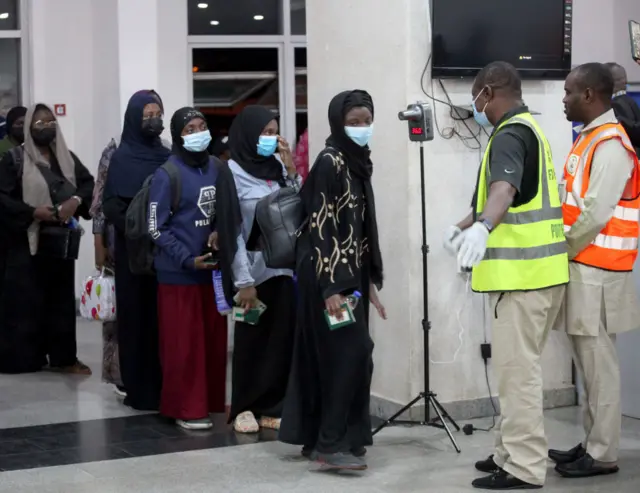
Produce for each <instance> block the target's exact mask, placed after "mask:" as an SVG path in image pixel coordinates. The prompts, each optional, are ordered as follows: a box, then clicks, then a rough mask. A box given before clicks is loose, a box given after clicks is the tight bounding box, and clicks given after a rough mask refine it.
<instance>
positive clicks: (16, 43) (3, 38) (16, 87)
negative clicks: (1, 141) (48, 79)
mask: <svg viewBox="0 0 640 493" xmlns="http://www.w3.org/2000/svg"><path fill="white" fill-rule="evenodd" d="M24 3H26V2H25V1H24V0H0V117H1V118H0V122H2V124H1V125H0V138H1V137H3V136H4V133H5V128H4V117H5V116H6V114H7V112H8V111H9V110H10V109H11V108H13V107H14V106H18V105H19V104H23V103H24V102H23V101H22V99H23V97H24V95H23V94H22V77H21V69H22V60H21V57H22V52H21V37H22V32H21V31H20V6H21V5H22V4H24Z"/></svg>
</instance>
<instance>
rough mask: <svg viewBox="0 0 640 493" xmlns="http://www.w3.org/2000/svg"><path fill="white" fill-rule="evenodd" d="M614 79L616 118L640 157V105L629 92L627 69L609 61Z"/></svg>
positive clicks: (613, 105) (613, 104)
mask: <svg viewBox="0 0 640 493" xmlns="http://www.w3.org/2000/svg"><path fill="white" fill-rule="evenodd" d="M607 66H608V67H609V69H610V70H611V74H612V75H613V80H614V89H613V91H614V92H613V101H612V103H611V106H612V107H613V111H614V112H615V114H616V118H617V119H618V121H619V122H620V123H621V124H622V126H623V127H624V129H625V130H626V131H627V135H628V136H629V139H631V143H632V144H633V147H635V149H636V154H638V157H640V107H638V103H636V102H635V100H634V99H633V98H632V97H631V96H629V95H628V94H627V71H626V70H625V69H624V67H622V66H621V65H619V64H617V63H607Z"/></svg>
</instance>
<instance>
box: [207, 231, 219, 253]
mask: <svg viewBox="0 0 640 493" xmlns="http://www.w3.org/2000/svg"><path fill="white" fill-rule="evenodd" d="M207 246H208V247H209V248H211V249H212V250H220V248H219V247H218V232H217V231H214V232H213V233H211V234H210V235H209V239H208V240H207Z"/></svg>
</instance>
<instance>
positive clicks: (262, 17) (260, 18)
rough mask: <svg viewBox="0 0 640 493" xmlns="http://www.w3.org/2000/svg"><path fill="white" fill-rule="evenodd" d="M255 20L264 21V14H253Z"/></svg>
mask: <svg viewBox="0 0 640 493" xmlns="http://www.w3.org/2000/svg"><path fill="white" fill-rule="evenodd" d="M253 20H254V21H262V20H264V15H254V16H253Z"/></svg>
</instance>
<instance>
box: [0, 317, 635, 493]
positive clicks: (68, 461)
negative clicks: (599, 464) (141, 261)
mask: <svg viewBox="0 0 640 493" xmlns="http://www.w3.org/2000/svg"><path fill="white" fill-rule="evenodd" d="M79 339H80V341H79V342H80V355H81V357H82V359H83V360H85V362H86V363H88V364H90V366H91V367H92V368H93V369H94V371H95V373H96V375H94V376H93V377H91V378H89V379H83V378H82V377H68V376H62V375H53V374H44V373H43V374H34V375H20V376H0V469H4V470H6V471H5V472H0V493H125V492H139V493H205V492H206V493H218V492H219V493H230V492H233V493H263V492H264V493H271V492H273V493H276V492H277V493H281V492H283V491H295V492H301V493H321V492H322V493H326V492H330V493H414V492H415V493H418V492H420V493H423V492H425V491H432V492H434V493H464V492H467V491H473V489H472V488H471V486H470V482H471V480H472V479H473V478H475V477H478V476H479V474H478V473H477V472H476V471H475V470H474V469H473V463H474V462H475V461H476V460H478V459H484V458H486V456H487V455H489V454H490V453H491V451H492V450H491V449H492V443H493V437H492V435H491V434H489V433H478V432H476V433H475V434H474V435H472V436H469V437H467V436H464V435H463V434H462V433H458V434H456V438H457V439H458V441H459V444H460V446H461V447H462V453H461V454H456V453H455V452H454V451H453V449H452V447H451V443H450V442H449V439H448V438H447V436H446V434H445V433H444V431H442V430H437V429H432V428H429V429H427V428H422V427H416V428H403V427H398V428H387V429H385V430H383V431H382V432H381V433H380V434H379V435H378V436H376V444H375V446H374V447H372V448H371V449H370V450H369V453H368V454H367V458H368V461H369V467H370V469H369V471H367V472H365V473H362V474H358V475H335V474H329V473H321V472H319V471H318V466H316V465H315V464H310V463H308V462H307V461H304V460H301V459H300V455H299V448H297V447H291V446H286V445H284V444H281V443H279V442H277V441H274V439H275V434H274V433H270V432H268V433H264V434H261V435H255V436H242V435H236V434H234V433H233V432H231V431H230V430H229V428H228V427H227V426H226V425H225V424H224V419H223V417H222V416H218V417H217V418H216V426H215V428H214V429H213V430H212V431H210V432H186V431H183V430H180V429H178V428H177V427H176V426H175V425H174V424H172V423H170V422H169V421H167V420H164V419H162V418H160V417H158V416H156V415H150V414H142V413H136V412H134V411H131V410H130V409H128V408H126V407H124V406H123V405H122V402H121V400H120V399H118V398H117V397H116V396H115V395H114V394H113V392H112V389H111V388H110V387H109V386H107V385H104V384H102V383H101V382H100V375H99V373H100V353H101V343H100V327H99V325H96V324H87V323H83V324H82V325H81V327H80V329H79ZM579 423H580V418H579V412H578V410H577V409H575V408H569V409H559V410H554V411H551V412H548V413H547V419H546V431H547V436H548V437H549V444H550V446H552V447H554V448H561V447H566V448H569V447H572V446H574V445H575V444H576V443H578V441H579V440H580V439H581V438H582V433H583V432H582V428H581V426H580V424H579ZM461 424H463V423H461ZM475 425H476V426H477V427H480V428H485V427H487V426H488V425H490V420H480V421H479V422H476V423H475ZM239 445H240V446H239ZM46 466H56V467H46ZM21 469H26V470H21ZM620 469H621V471H620V473H619V474H616V475H613V476H609V477H605V478H596V479H586V480H580V481H569V480H563V479H561V478H559V477H558V476H557V475H556V474H555V472H554V471H553V469H552V468H551V467H550V469H549V474H548V481H547V485H546V487H545V489H544V491H546V492H551V493H600V492H606V493H610V492H612V491H615V492H616V493H638V492H639V491H640V421H634V420H629V419H625V420H624V431H623V439H622V443H621V453H620Z"/></svg>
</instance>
